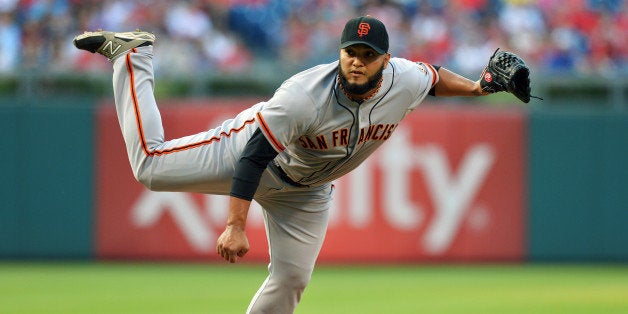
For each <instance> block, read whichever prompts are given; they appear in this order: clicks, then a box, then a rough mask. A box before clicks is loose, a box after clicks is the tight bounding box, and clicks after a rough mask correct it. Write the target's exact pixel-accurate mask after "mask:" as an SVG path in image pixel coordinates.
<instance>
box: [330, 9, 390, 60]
mask: <svg viewBox="0 0 628 314" xmlns="http://www.w3.org/2000/svg"><path fill="white" fill-rule="evenodd" d="M355 44H365V45H368V46H369V47H371V48H373V49H375V51H377V53H379V54H380V55H383V54H385V53H387V52H388V32H387V31H386V26H384V23H382V21H380V20H378V19H376V18H374V17H372V16H370V15H367V16H360V17H356V18H354V19H351V20H349V22H347V24H346V25H345V29H344V30H343V31H342V37H341V38H340V49H344V48H347V47H349V46H351V45H355Z"/></svg>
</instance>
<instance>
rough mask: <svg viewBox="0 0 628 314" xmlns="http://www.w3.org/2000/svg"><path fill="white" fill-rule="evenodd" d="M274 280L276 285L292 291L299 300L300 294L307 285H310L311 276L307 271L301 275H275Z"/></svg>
mask: <svg viewBox="0 0 628 314" xmlns="http://www.w3.org/2000/svg"><path fill="white" fill-rule="evenodd" d="M274 277H275V278H273V279H274V280H276V281H277V284H278V285H280V286H282V287H284V288H286V289H288V290H292V291H293V292H294V293H297V295H298V296H299V298H300V297H301V293H302V292H303V290H305V288H306V287H307V285H308V284H309V283H310V278H311V274H310V273H309V272H307V271H304V272H303V273H297V272H290V273H283V274H277V276H274Z"/></svg>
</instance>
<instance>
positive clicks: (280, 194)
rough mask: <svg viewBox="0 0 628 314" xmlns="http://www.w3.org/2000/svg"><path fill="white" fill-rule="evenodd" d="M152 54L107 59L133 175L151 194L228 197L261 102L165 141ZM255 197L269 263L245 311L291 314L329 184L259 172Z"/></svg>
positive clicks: (312, 256) (320, 234) (148, 50)
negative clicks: (300, 183)
mask: <svg viewBox="0 0 628 314" xmlns="http://www.w3.org/2000/svg"><path fill="white" fill-rule="evenodd" d="M152 49H153V47H152V46H148V47H140V48H136V49H133V50H132V51H131V52H130V53H128V54H127V55H121V56H120V57H118V58H117V59H116V60H113V70H114V71H113V90H114V97H115V103H116V110H117V114H118V121H119V123H120V128H121V130H122V134H123V136H124V141H125V143H126V149H127V153H128V157H129V162H130V164H131V168H132V170H133V174H134V176H135V178H136V179H137V180H138V181H139V182H141V183H142V184H143V185H145V186H146V187H147V188H148V189H151V190H154V191H182V192H197V193H207V194H222V195H227V194H229V189H230V185H231V177H232V175H233V171H234V167H235V163H236V161H237V160H238V158H239V155H240V153H241V151H242V149H243V148H244V146H245V144H246V143H247V141H248V139H249V138H250V136H251V135H252V134H253V132H254V131H255V129H256V128H257V127H258V125H257V122H256V121H255V113H256V112H257V111H258V110H260V108H261V106H263V105H264V103H259V104H256V105H254V106H252V107H251V108H249V109H246V110H244V111H242V112H241V113H239V114H238V115H237V116H236V117H235V118H233V119H229V120H226V121H224V122H223V123H222V124H221V125H220V126H217V127H216V128H214V129H211V130H208V131H203V132H200V133H197V134H194V135H190V136H186V137H182V138H178V139H172V140H168V141H166V140H165V139H164V130H163V127H162V122H161V115H160V113H159V110H158V108H157V104H156V101H155V97H154V93H153V92H154V72H153V64H152V56H153V54H152V51H153V50H152ZM255 200H256V201H257V202H258V203H259V204H260V205H261V206H262V208H263V209H264V223H265V227H266V235H267V239H268V244H269V248H270V249H269V251H270V252H269V254H270V264H269V266H268V270H269V275H268V277H267V278H266V280H265V281H264V283H263V284H262V286H261V287H260V288H259V290H258V291H257V293H256V294H255V296H254V297H253V299H252V301H251V303H250V304H249V307H248V310H247V313H273V314H281V313H293V312H294V309H295V307H296V305H297V303H298V302H299V300H300V298H301V295H302V293H303V290H304V289H305V287H306V286H307V284H308V283H309V281H310V277H311V274H312V271H313V269H314V264H315V262H316V258H317V256H318V253H319V251H320V249H321V246H322V244H323V240H324V237H325V232H326V229H327V224H328V217H329V207H330V205H331V184H326V185H323V186H320V187H314V188H303V187H294V186H291V185H290V184H288V183H286V182H284V181H283V180H281V178H280V177H279V176H278V175H277V174H276V173H275V172H274V171H272V170H271V169H266V171H265V172H264V174H263V176H262V179H261V182H260V186H259V188H258V190H257V192H256V194H255Z"/></svg>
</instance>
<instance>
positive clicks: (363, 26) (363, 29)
mask: <svg viewBox="0 0 628 314" xmlns="http://www.w3.org/2000/svg"><path fill="white" fill-rule="evenodd" d="M370 29H371V25H370V24H369V23H366V22H362V23H360V25H358V36H360V37H364V36H366V35H368V34H369V30H370Z"/></svg>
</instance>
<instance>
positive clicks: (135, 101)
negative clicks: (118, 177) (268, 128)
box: [126, 48, 255, 156]
mask: <svg viewBox="0 0 628 314" xmlns="http://www.w3.org/2000/svg"><path fill="white" fill-rule="evenodd" d="M132 52H137V50H136V49H135V48H133V49H132ZM126 66H127V70H128V71H129V78H130V80H131V82H130V83H131V84H130V86H131V98H132V100H133V109H134V111H135V120H136V122H137V131H138V133H139V135H140V142H141V145H142V150H143V151H144V154H146V155H147V156H161V155H167V154H171V153H176V152H181V151H185V150H188V149H193V148H196V147H200V146H204V145H209V144H211V143H213V142H218V141H220V139H221V138H222V137H230V136H231V134H234V133H238V132H240V131H242V130H243V129H244V128H245V127H246V126H247V125H249V124H252V123H254V122H255V118H251V119H249V120H246V121H244V123H243V124H242V126H240V127H238V128H233V129H231V130H229V131H228V132H225V131H223V132H220V134H218V136H214V137H212V138H209V139H207V140H204V141H200V142H196V143H190V144H187V145H184V146H177V147H172V148H168V149H165V150H153V151H151V150H150V149H149V148H148V144H147V143H146V138H145V137H144V127H143V126H142V117H141V114H140V108H139V101H138V99H137V93H136V91H135V74H134V72H133V64H132V63H131V54H127V55H126Z"/></svg>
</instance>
